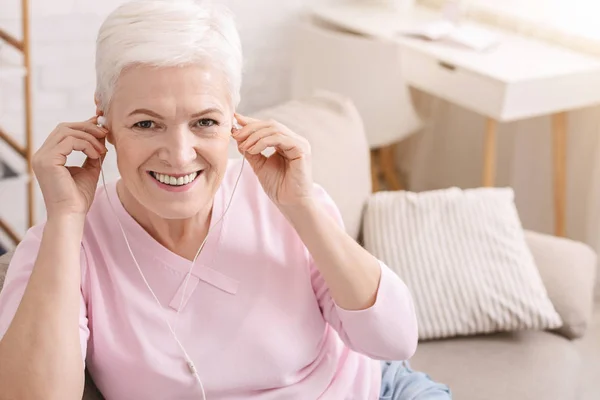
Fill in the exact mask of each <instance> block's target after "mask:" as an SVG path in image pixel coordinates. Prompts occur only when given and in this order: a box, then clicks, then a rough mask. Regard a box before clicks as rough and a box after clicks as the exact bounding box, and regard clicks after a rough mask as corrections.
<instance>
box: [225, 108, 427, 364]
mask: <svg viewBox="0 0 600 400" xmlns="http://www.w3.org/2000/svg"><path fill="white" fill-rule="evenodd" d="M235 116H236V119H237V120H238V122H239V123H240V124H241V125H242V128H241V129H234V130H233V131H232V133H233V137H234V139H235V140H236V141H237V142H238V149H239V150H240V152H241V153H242V154H244V157H245V158H246V160H247V161H248V163H249V164H250V166H251V167H252V169H253V171H254V173H255V174H256V176H257V177H258V179H259V181H260V183H261V184H262V186H263V189H264V190H265V193H266V194H267V195H268V196H269V198H270V199H271V200H272V201H273V202H274V203H275V204H276V205H277V207H278V208H279V210H281V212H282V213H283V214H284V215H285V216H286V218H287V219H288V220H289V221H290V222H291V224H292V225H293V227H294V228H295V230H296V232H297V233H298V235H299V236H300V238H301V239H302V241H303V242H304V244H305V246H306V247H307V249H308V251H309V253H310V255H311V258H312V260H314V262H312V261H311V279H312V284H313V289H314V290H315V293H316V297H317V299H318V301H319V305H320V307H321V310H322V313H323V315H324V317H325V319H326V320H327V321H328V322H329V323H330V324H331V325H332V326H333V327H334V328H335V330H336V331H337V332H338V333H339V334H340V337H341V338H342V340H344V342H345V343H346V344H347V345H348V346H350V347H351V348H352V349H354V350H356V351H360V352H362V353H364V354H367V355H369V356H370V357H373V358H381V359H394V358H397V359H407V358H410V357H411V356H412V354H413V353H414V351H415V349H416V346H417V337H418V334H417V320H416V316H415V310H414V307H413V302H412V297H411V295H410V293H409V290H408V288H407V287H406V285H405V284H404V282H402V280H401V279H400V278H399V277H398V276H397V275H395V274H394V273H393V272H392V271H390V270H389V268H387V267H386V266H384V265H382V264H381V263H380V262H379V261H378V260H377V259H376V258H375V257H373V256H372V255H371V254H369V253H368V252H367V251H366V250H364V249H363V248H362V247H361V246H360V245H359V244H358V243H356V242H355V241H354V240H353V239H352V238H351V237H350V236H348V235H347V234H346V232H345V231H344V229H343V224H342V221H341V218H340V217H339V211H338V210H337V208H336V207H335V204H333V201H331V199H329V197H328V196H327V195H326V193H325V192H324V191H322V190H315V185H314V184H313V181H312V173H311V171H312V166H311V149H310V144H309V143H308V141H307V140H306V139H305V138H303V137H301V136H299V135H297V134H296V133H294V132H292V131H291V130H290V129H289V128H287V127H286V126H284V125H282V124H280V123H278V122H276V121H260V120H256V119H252V118H248V117H244V116H242V115H239V114H236V115H235ZM267 148H274V149H275V150H276V152H275V153H273V154H272V155H271V156H270V157H265V156H264V155H263V154H262V152H263V151H265V150H266V149H267ZM319 192H320V193H319ZM324 199H325V201H323V200H324ZM336 218H337V220H336ZM312 264H314V265H315V266H316V269H318V271H317V274H313V272H314V271H313V270H312V267H313V265H312Z"/></svg>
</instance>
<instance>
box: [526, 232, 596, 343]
mask: <svg viewBox="0 0 600 400" xmlns="http://www.w3.org/2000/svg"><path fill="white" fill-rule="evenodd" d="M526 238H527V244H528V245H529V248H530V249H531V252H532V254H533V256H534V258H535V263H536V265H537V267H538V270H539V271H540V275H541V276H542V280H543V281H544V286H545V287H546V290H547V291H548V296H549V297H550V300H551V301H552V304H553V305H554V308H555V309H556V311H557V312H558V314H559V315H560V317H561V319H562V321H563V326H562V327H560V328H559V329H558V332H559V333H560V334H561V335H564V336H565V337H567V338H570V339H574V338H579V337H581V336H583V334H584V333H585V332H586V329H587V326H588V324H589V321H590V317H591V314H592V307H593V299H594V286H595V283H596V254H595V253H594V251H593V250H592V249H591V248H590V247H589V246H587V245H585V244H583V243H580V242H575V241H573V240H570V239H565V238H558V237H555V236H549V235H543V234H540V233H535V232H527V233H526Z"/></svg>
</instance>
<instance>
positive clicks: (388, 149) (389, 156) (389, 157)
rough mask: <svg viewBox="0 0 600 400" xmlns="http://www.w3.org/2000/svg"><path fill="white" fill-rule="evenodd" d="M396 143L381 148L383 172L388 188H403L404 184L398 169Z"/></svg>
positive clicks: (380, 157)
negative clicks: (395, 155) (401, 181)
mask: <svg viewBox="0 0 600 400" xmlns="http://www.w3.org/2000/svg"><path fill="white" fill-rule="evenodd" d="M395 146H396V145H395V144H389V145H387V146H384V147H382V148H380V149H379V161H380V164H379V165H380V166H381V172H382V173H383V178H384V179H385V184H386V187H387V190H402V189H403V188H402V184H401V183H400V178H399V177H398V171H397V170H396V159H395V157H394V154H395V151H394V150H395Z"/></svg>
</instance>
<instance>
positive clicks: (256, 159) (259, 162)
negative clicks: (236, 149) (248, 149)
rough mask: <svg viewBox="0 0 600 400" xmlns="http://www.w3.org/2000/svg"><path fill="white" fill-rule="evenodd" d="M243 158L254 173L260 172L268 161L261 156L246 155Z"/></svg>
mask: <svg viewBox="0 0 600 400" xmlns="http://www.w3.org/2000/svg"><path fill="white" fill-rule="evenodd" d="M244 158H246V160H247V161H248V164H250V166H251V167H252V169H253V170H254V172H257V171H258V170H260V169H261V168H262V167H263V165H264V164H265V162H266V161H267V159H268V158H267V157H265V156H263V155H262V154H248V153H245V154H244Z"/></svg>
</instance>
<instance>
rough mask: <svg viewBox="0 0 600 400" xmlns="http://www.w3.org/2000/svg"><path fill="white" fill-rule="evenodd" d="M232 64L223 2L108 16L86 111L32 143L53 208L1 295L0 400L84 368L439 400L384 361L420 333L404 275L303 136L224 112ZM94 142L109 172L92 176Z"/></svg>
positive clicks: (182, 392)
mask: <svg viewBox="0 0 600 400" xmlns="http://www.w3.org/2000/svg"><path fill="white" fill-rule="evenodd" d="M241 64H242V55H241V49H240V40H239V37H238V34H237V31H236V29H235V26H234V23H233V20H232V18H231V16H230V15H229V14H228V13H227V12H225V11H223V10H221V9H218V8H209V7H207V6H202V5H198V4H196V3H195V2H194V1H192V0H180V1H173V0H146V1H134V2H130V3H127V4H125V5H123V6H121V7H120V8H118V9H117V10H116V11H114V12H113V13H112V14H111V15H110V16H109V17H108V19H107V20H106V21H105V23H104V24H103V25H102V27H101V29H100V32H99V36H98V42H97V64H96V67H97V91H96V96H95V98H96V104H97V115H96V116H95V117H93V118H90V119H89V120H87V121H84V122H77V123H64V124H60V125H59V126H58V127H57V128H56V129H55V130H54V131H53V132H52V133H51V134H50V135H49V136H48V138H47V140H46V142H45V143H44V144H43V145H42V147H41V148H40V149H39V151H38V152H37V154H36V155H35V159H34V169H35V173H36V175H37V178H38V180H39V184H40V187H41V190H42V193H43V196H44V201H45V205H46V208H47V215H48V218H47V220H46V222H45V223H43V224H40V225H38V226H35V227H33V228H32V229H30V230H29V231H28V232H27V235H26V237H25V238H24V240H23V241H22V242H21V243H20V244H19V246H18V248H17V250H16V252H15V254H14V257H13V260H12V262H11V265H10V267H9V271H8V276H7V278H6V284H5V288H4V290H3V291H2V293H1V296H0V338H2V340H1V341H0V388H1V389H0V399H42V398H43V399H60V400H64V399H76V398H81V395H82V390H83V384H84V370H85V367H86V366H87V369H88V370H89V371H90V374H91V376H92V377H93V379H94V381H95V383H96V385H97V386H98V388H99V389H100V391H101V392H102V394H103V395H104V396H105V397H106V398H107V399H117V400H118V399H144V400H148V399H265V400H266V399H303V400H313V399H333V400H342V399H359V400H364V399H378V398H382V399H384V398H385V399H406V400H421V399H448V398H450V395H449V391H448V389H447V388H446V387H445V386H444V385H440V384H437V383H435V382H433V381H431V380H429V379H428V377H427V376H426V375H424V374H422V373H418V372H414V371H412V370H410V369H409V368H408V366H407V365H406V363H405V362H402V361H398V362H391V361H389V360H406V359H408V358H410V357H411V356H412V354H413V353H414V351H415V349H416V346H417V324H416V319H415V313H414V310H413V304H412V300H411V297H410V294H409V291H408V290H407V288H406V286H405V285H404V284H403V282H402V281H401V280H400V278H398V277H397V276H396V275H394V274H393V273H392V272H391V271H390V270H389V269H388V268H387V267H386V266H385V265H383V264H382V263H381V262H379V261H378V260H377V259H375V258H374V257H373V256H371V255H370V254H369V253H368V252H367V251H365V250H364V249H363V248H361V247H360V246H359V245H358V244H357V243H356V242H354V241H353V240H352V239H351V238H350V237H349V236H347V235H346V233H345V232H344V230H343V227H342V226H341V218H340V215H339V213H338V211H337V209H336V207H335V206H334V204H333V202H332V201H331V199H330V198H329V197H328V196H327V194H326V193H325V192H324V191H323V190H322V189H320V188H319V187H317V186H315V185H314V184H313V182H312V180H311V161H310V147H309V145H308V143H307V141H306V140H305V139H303V138H302V137H299V136H298V135H296V134H294V133H293V132H291V131H290V130H289V129H287V128H286V127H285V126H282V125H280V124H279V123H277V122H273V121H259V120H254V119H251V118H248V117H245V116H242V115H239V114H236V113H235V107H236V105H237V104H238V102H239V97H240V95H239V91H240V84H241ZM99 116H102V122H103V125H104V126H102V127H101V126H98V117H99ZM234 118H235V119H237V121H238V122H239V124H240V125H241V126H240V127H239V128H234V127H233V123H234ZM232 138H233V140H235V142H236V143H237V146H238V148H239V150H240V151H241V153H243V154H244V159H245V163H242V162H239V161H237V162H229V161H228V157H227V155H228V143H229V141H230V140H231V139H232ZM105 140H107V141H108V142H109V143H112V144H113V145H114V148H115V149H116V152H117V160H118V168H119V172H120V179H119V180H118V181H117V182H114V183H110V184H108V185H106V184H105V185H103V186H101V187H100V188H99V189H97V184H98V181H99V177H100V175H101V165H102V161H103V159H104V156H105V155H106V152H107V149H106V147H105ZM268 148H273V149H275V152H274V153H273V154H272V155H271V156H270V157H265V155H263V154H264V150H265V149H268ZM73 151H82V152H83V153H85V154H86V155H87V160H86V162H85V163H84V165H83V166H82V167H66V166H65V163H66V160H67V156H68V155H69V154H70V153H71V152H73ZM244 165H248V168H246V169H244ZM82 360H83V362H82ZM377 360H388V361H383V362H382V361H377Z"/></svg>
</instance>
